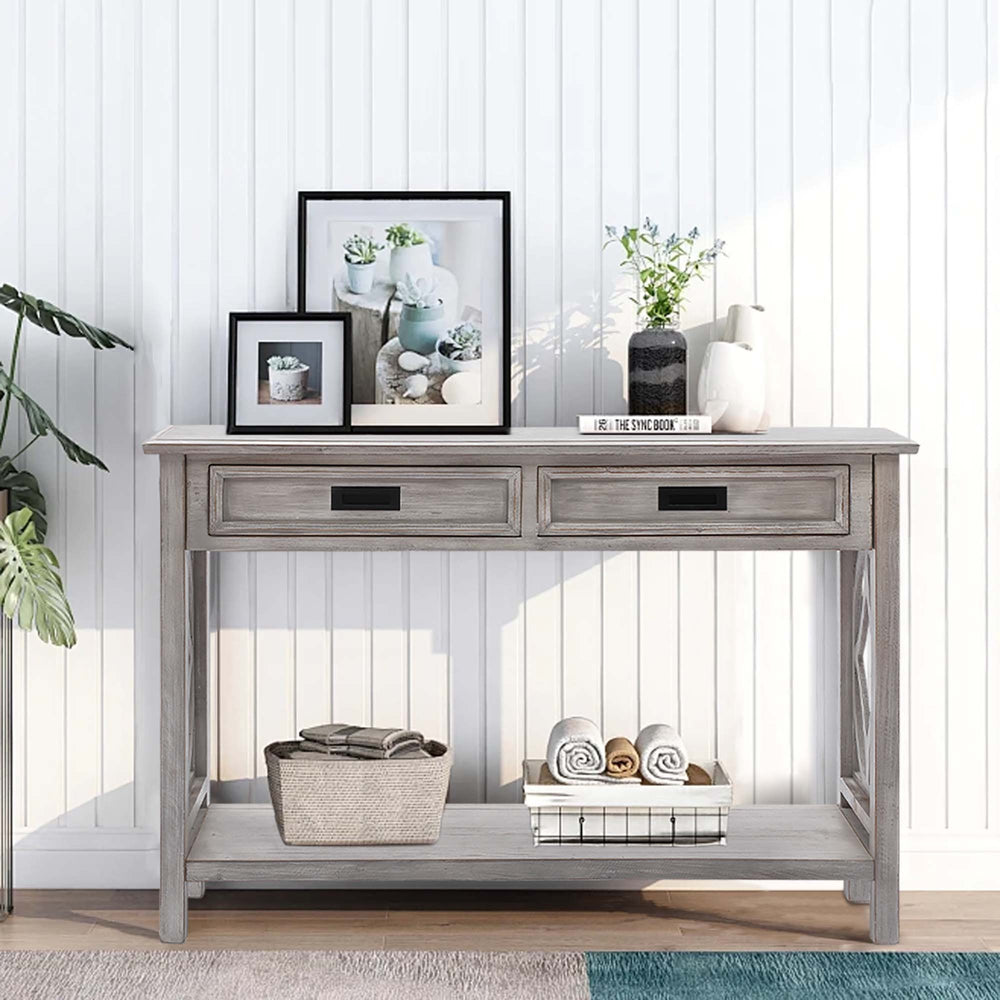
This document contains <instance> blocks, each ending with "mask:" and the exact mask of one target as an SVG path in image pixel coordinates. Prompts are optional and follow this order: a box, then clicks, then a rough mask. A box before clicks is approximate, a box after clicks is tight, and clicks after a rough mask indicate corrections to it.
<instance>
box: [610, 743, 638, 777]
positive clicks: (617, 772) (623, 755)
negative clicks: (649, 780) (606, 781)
mask: <svg viewBox="0 0 1000 1000" xmlns="http://www.w3.org/2000/svg"><path fill="white" fill-rule="evenodd" d="M604 756H605V757H606V758H607V762H608V763H607V770H606V771H605V772H604V773H605V774H607V775H608V776H609V777H612V778H631V777H633V776H634V775H636V774H638V773H639V751H638V750H636V748H635V746H634V745H633V743H632V741H631V740H629V739H626V738H625V737H624V736H616V737H615V738H614V739H612V740H608V742H607V744H605V747H604Z"/></svg>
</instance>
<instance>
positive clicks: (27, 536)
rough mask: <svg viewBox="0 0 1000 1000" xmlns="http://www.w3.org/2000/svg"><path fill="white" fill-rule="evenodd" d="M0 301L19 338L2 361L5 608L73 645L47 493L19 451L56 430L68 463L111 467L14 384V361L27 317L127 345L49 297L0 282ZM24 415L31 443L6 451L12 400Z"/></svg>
mask: <svg viewBox="0 0 1000 1000" xmlns="http://www.w3.org/2000/svg"><path fill="white" fill-rule="evenodd" d="M0 305H3V306H6V308H8V309H10V310H11V311H12V312H14V313H16V314H17V324H16V326H15V328H14V343H13V347H12V349H11V352H10V360H9V362H8V363H7V365H6V366H4V364H3V362H2V361H0V407H2V409H0V492H2V491H7V495H8V498H9V503H8V506H9V509H10V513H8V514H7V516H6V518H4V520H2V521H0V607H2V608H3V613H4V614H5V615H6V616H7V617H8V618H10V619H11V620H12V621H15V622H17V624H18V625H20V626H21V628H24V629H34V630H35V632H36V633H37V634H38V637H39V638H40V639H42V640H43V641H44V642H50V643H52V644H53V645H56V646H72V645H73V644H74V643H75V642H76V630H75V628H74V623H73V612H72V610H71V609H70V606H69V602H68V601H67V599H66V592H65V590H64V589H63V585H62V580H61V579H60V577H59V563H58V562H57V561H56V557H55V555H54V554H53V552H52V550H51V549H49V548H47V547H46V546H45V545H44V541H45V532H46V528H47V523H46V505H45V497H44V496H43V495H42V491H41V488H40V487H39V485H38V480H37V479H36V478H35V477H34V476H33V475H32V474H31V473H30V472H28V471H27V470H26V469H24V468H22V467H21V462H20V461H19V460H20V459H21V456H22V455H23V454H24V453H25V452H26V451H27V450H28V449H29V448H30V447H31V446H32V445H33V444H34V443H35V442H36V441H37V440H38V439H39V438H43V437H48V436H49V435H51V436H52V437H54V438H55V439H56V441H58V442H59V446H60V447H61V448H62V450H63V452H64V454H65V455H66V457H67V458H68V459H69V460H70V461H71V462H76V463H78V464H79V465H93V466H96V467H97V468H98V469H102V470H103V471H105V472H107V471H108V470H107V466H106V465H105V464H104V463H103V462H102V461H101V460H100V459H99V458H98V457H97V456H96V455H92V454H91V453H90V452H89V451H87V450H86V449H85V448H82V447H81V446H80V445H78V444H77V443H76V442H75V441H74V440H72V438H70V437H68V436H67V435H66V434H64V433H63V432H62V431H61V430H59V428H58V427H57V426H56V425H55V422H54V421H53V420H52V418H51V417H50V416H49V415H48V414H47V413H46V412H45V410H43V409H42V407H41V406H39V405H38V403H36V402H35V401H34V400H33V399H32V398H31V397H30V396H29V395H28V394H27V393H26V392H25V391H24V390H23V389H22V388H21V387H20V386H19V385H18V384H17V381H16V379H17V360H18V351H19V350H20V347H21V333H22V329H23V327H24V322H25V320H27V321H28V322H29V323H31V324H33V325H34V326H37V327H41V329H43V330H45V331H47V332H48V333H51V334H55V335H56V336H57V337H58V336H61V335H63V334H65V335H66V336H67V337H78V338H80V339H82V340H85V341H87V343H88V344H90V346H91V347H93V348H94V349H95V350H101V349H103V348H112V347H127V348H128V349H129V350H131V349H132V345H131V344H129V343H126V342H125V341H124V340H122V339H121V338H120V337H116V336H115V335H114V334H113V333H109V332H108V331H107V330H102V329H101V328H100V327H97V326H92V325H91V324H90V323H86V322H84V321H83V320H81V319H77V317H75V316H71V315H70V314H69V313H68V312H65V311H64V310H62V309H60V308H59V307H58V306H54V305H53V304H52V303H51V302H46V301H45V300H44V299H36V298H35V297H34V296H32V295H28V294H27V293H25V292H20V291H18V290H17V289H16V288H14V287H13V286H11V285H0ZM12 402H16V403H17V405H18V407H19V408H20V410H21V412H22V413H23V414H24V418H25V422H26V424H27V428H28V432H29V434H30V435H31V436H30V438H29V439H28V441H27V443H26V444H24V445H22V447H20V448H18V449H17V451H15V452H13V454H9V455H8V454H7V452H8V450H9V449H8V447H7V430H8V426H9V421H10V418H11V403H12Z"/></svg>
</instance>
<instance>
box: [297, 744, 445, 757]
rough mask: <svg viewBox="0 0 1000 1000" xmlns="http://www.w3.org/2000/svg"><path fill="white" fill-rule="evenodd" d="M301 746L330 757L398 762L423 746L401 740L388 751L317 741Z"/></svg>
mask: <svg viewBox="0 0 1000 1000" xmlns="http://www.w3.org/2000/svg"><path fill="white" fill-rule="evenodd" d="M299 745H300V746H301V747H302V749H303V750H309V751H312V752H315V753H325V754H327V755H328V756H330V757H353V758H354V759H355V760H396V758H397V757H404V756H406V755H407V754H409V753H412V752H413V751H414V750H420V748H421V746H422V745H423V744H422V743H421V742H420V740H400V741H399V742H398V743H395V744H393V746H391V747H390V748H389V749H388V750H375V749H373V748H372V747H356V746H354V745H353V744H346V745H337V746H330V745H328V744H326V743H317V742H316V741H315V740H303V741H302V742H301V743H300V744H299ZM425 756H426V755H425Z"/></svg>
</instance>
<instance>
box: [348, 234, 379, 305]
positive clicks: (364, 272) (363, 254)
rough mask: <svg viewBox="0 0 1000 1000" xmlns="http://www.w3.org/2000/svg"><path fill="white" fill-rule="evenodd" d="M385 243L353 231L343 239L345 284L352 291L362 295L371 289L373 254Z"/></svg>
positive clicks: (373, 268)
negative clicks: (345, 264) (345, 271)
mask: <svg viewBox="0 0 1000 1000" xmlns="http://www.w3.org/2000/svg"><path fill="white" fill-rule="evenodd" d="M384 249H385V244H384V243H378V242H377V241H376V240H374V239H372V237H371V236H364V235H362V234H361V233H355V234H354V235H353V236H349V237H348V238H347V239H346V240H344V260H345V261H346V263H347V285H348V287H349V288H350V289H351V291H352V292H355V293H356V294H358V295H364V294H365V293H366V292H370V291H371V290H372V282H374V280H375V255H376V254H377V253H378V252H379V250H384Z"/></svg>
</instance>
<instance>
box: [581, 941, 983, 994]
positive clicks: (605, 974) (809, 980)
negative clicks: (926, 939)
mask: <svg viewBox="0 0 1000 1000" xmlns="http://www.w3.org/2000/svg"><path fill="white" fill-rule="evenodd" d="M587 978H588V980H589V982H590V995H591V1000H723V998H726V1000H728V998H732V997H735V998H738V1000H773V998H776V997H778V998H781V1000H806V998H809V1000H841V998H845V1000H847V998H850V1000H869V998H870V1000H882V998H883V997H892V998H894V1000H895V998H898V1000H918V998H919V1000H998V998H1000V954H989V953H982V952H978V953H972V952H902V951H901V952H884V951H883V952H846V951H836V952H823V951H812V952H810V951H785V952H776V951H742V952H732V951H730V952H704V951H701V952H648V951H638V952H621V951H619V952H588V953H587Z"/></svg>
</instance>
